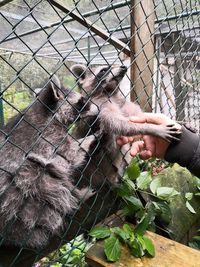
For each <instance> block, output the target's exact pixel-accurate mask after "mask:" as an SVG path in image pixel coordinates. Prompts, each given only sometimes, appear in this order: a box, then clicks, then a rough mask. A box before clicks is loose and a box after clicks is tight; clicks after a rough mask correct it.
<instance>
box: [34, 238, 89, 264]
mask: <svg viewBox="0 0 200 267" xmlns="http://www.w3.org/2000/svg"><path fill="white" fill-rule="evenodd" d="M90 246H91V243H88V242H87V241H86V240H85V239H84V238H83V237H82V236H78V237H77V238H75V239H73V240H72V241H71V242H69V243H67V244H65V245H63V246H62V247H61V248H60V249H59V250H56V251H55V252H53V253H51V254H50V255H49V256H48V257H45V258H43V259H42V260H40V261H39V262H38V263H36V265H35V267H47V266H48V267H64V266H66V267H72V266H79V267H84V266H86V262H85V252H86V251H87V250H88V249H89V247H90Z"/></svg>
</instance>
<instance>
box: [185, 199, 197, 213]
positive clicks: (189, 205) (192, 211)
mask: <svg viewBox="0 0 200 267" xmlns="http://www.w3.org/2000/svg"><path fill="white" fill-rule="evenodd" d="M185 204H186V207H187V208H188V209H189V211H190V212H191V213H194V214H195V213H196V211H195V210H194V208H193V207H192V206H191V204H190V203H189V202H188V201H186V203H185Z"/></svg>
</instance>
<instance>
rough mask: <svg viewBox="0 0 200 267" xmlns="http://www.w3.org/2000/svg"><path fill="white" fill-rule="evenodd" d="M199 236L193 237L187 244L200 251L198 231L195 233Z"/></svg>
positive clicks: (199, 231)
mask: <svg viewBox="0 0 200 267" xmlns="http://www.w3.org/2000/svg"><path fill="white" fill-rule="evenodd" d="M197 232H198V233H199V235H196V236H194V237H193V240H192V241H191V242H189V246H190V247H191V248H194V249H198V250H200V229H199V230H198V231H197Z"/></svg>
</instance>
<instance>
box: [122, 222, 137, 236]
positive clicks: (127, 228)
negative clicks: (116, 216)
mask: <svg viewBox="0 0 200 267" xmlns="http://www.w3.org/2000/svg"><path fill="white" fill-rule="evenodd" d="M122 229H123V230H124V232H125V233H126V235H127V236H128V237H129V238H130V237H132V236H134V232H133V229H132V228H131V227H130V226H129V225H128V224H127V223H125V224H124V225H123V226H122Z"/></svg>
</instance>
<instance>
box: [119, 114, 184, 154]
mask: <svg viewBox="0 0 200 267" xmlns="http://www.w3.org/2000/svg"><path fill="white" fill-rule="evenodd" d="M130 121H132V122H133V123H151V124H158V125H159V124H165V125H166V124H174V125H175V126H176V128H177V129H180V130H181V125H180V124H178V123H176V122H175V121H173V120H171V119H170V118H169V117H167V116H165V115H164V114H160V113H143V114H141V115H140V116H138V117H131V118H130ZM138 139H142V140H138ZM133 141H135V142H134V143H133V144H132V146H131V150H130V154H131V156H133V157H134V156H136V155H137V154H139V155H140V157H141V158H142V159H149V158H151V157H157V158H164V156H165V153H166V151H167V148H168V146H169V144H170V143H169V142H167V141H165V140H164V139H162V138H159V137H156V136H150V135H143V136H142V135H140V136H132V137H126V136H122V137H119V138H118V139H117V143H118V144H119V145H124V144H126V143H128V142H133Z"/></svg>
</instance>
